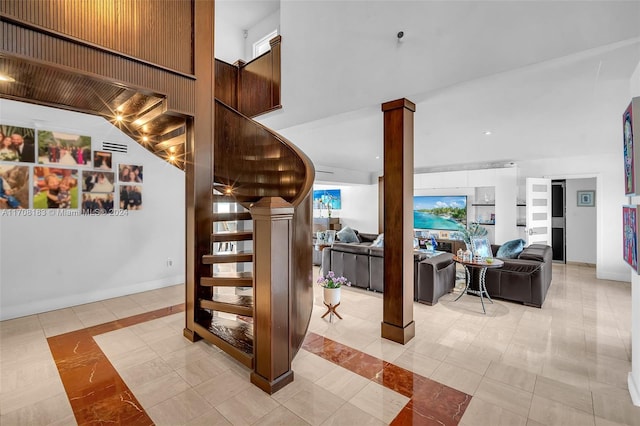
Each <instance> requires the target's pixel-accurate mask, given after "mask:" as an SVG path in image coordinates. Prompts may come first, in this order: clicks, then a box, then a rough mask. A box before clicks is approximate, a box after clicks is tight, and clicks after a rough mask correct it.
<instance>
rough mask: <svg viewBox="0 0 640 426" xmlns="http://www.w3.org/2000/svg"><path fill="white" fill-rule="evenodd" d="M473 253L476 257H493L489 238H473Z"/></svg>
mask: <svg viewBox="0 0 640 426" xmlns="http://www.w3.org/2000/svg"><path fill="white" fill-rule="evenodd" d="M471 251H473V254H475V255H476V256H480V257H493V253H491V243H490V242H489V239H488V238H472V239H471Z"/></svg>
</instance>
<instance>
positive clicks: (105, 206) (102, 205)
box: [81, 192, 114, 215]
mask: <svg viewBox="0 0 640 426" xmlns="http://www.w3.org/2000/svg"><path fill="white" fill-rule="evenodd" d="M81 208H82V214H86V215H100V214H111V213H113V208H114V198H113V192H110V193H106V194H103V193H86V192H85V193H83V194H82V207H81Z"/></svg>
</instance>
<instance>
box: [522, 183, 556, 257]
mask: <svg viewBox="0 0 640 426" xmlns="http://www.w3.org/2000/svg"><path fill="white" fill-rule="evenodd" d="M526 229H527V245H530V244H536V243H537V244H547V245H551V179H543V178H527V228H526Z"/></svg>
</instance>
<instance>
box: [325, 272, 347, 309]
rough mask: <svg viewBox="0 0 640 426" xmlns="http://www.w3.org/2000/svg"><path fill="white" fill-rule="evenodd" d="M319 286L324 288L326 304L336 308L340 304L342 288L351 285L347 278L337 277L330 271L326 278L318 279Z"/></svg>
mask: <svg viewBox="0 0 640 426" xmlns="http://www.w3.org/2000/svg"><path fill="white" fill-rule="evenodd" d="M318 284H320V285H321V286H322V287H323V298H324V303H325V304H327V305H331V306H336V305H337V304H338V303H340V287H342V286H343V285H347V286H350V285H351V283H350V282H349V280H347V279H346V278H345V277H336V274H335V273H334V272H333V271H329V272H327V275H325V276H324V277H320V278H318Z"/></svg>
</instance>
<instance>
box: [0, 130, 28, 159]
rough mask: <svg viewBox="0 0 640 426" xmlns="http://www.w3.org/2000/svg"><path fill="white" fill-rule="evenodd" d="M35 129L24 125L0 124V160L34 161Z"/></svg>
mask: <svg viewBox="0 0 640 426" xmlns="http://www.w3.org/2000/svg"><path fill="white" fill-rule="evenodd" d="M34 134H35V131H34V129H29V128H26V127H17V126H11V125H9V124H0V161H20V162H22V163H33V162H34V161H35V152H36V151H35V149H36V148H35V138H34Z"/></svg>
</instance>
